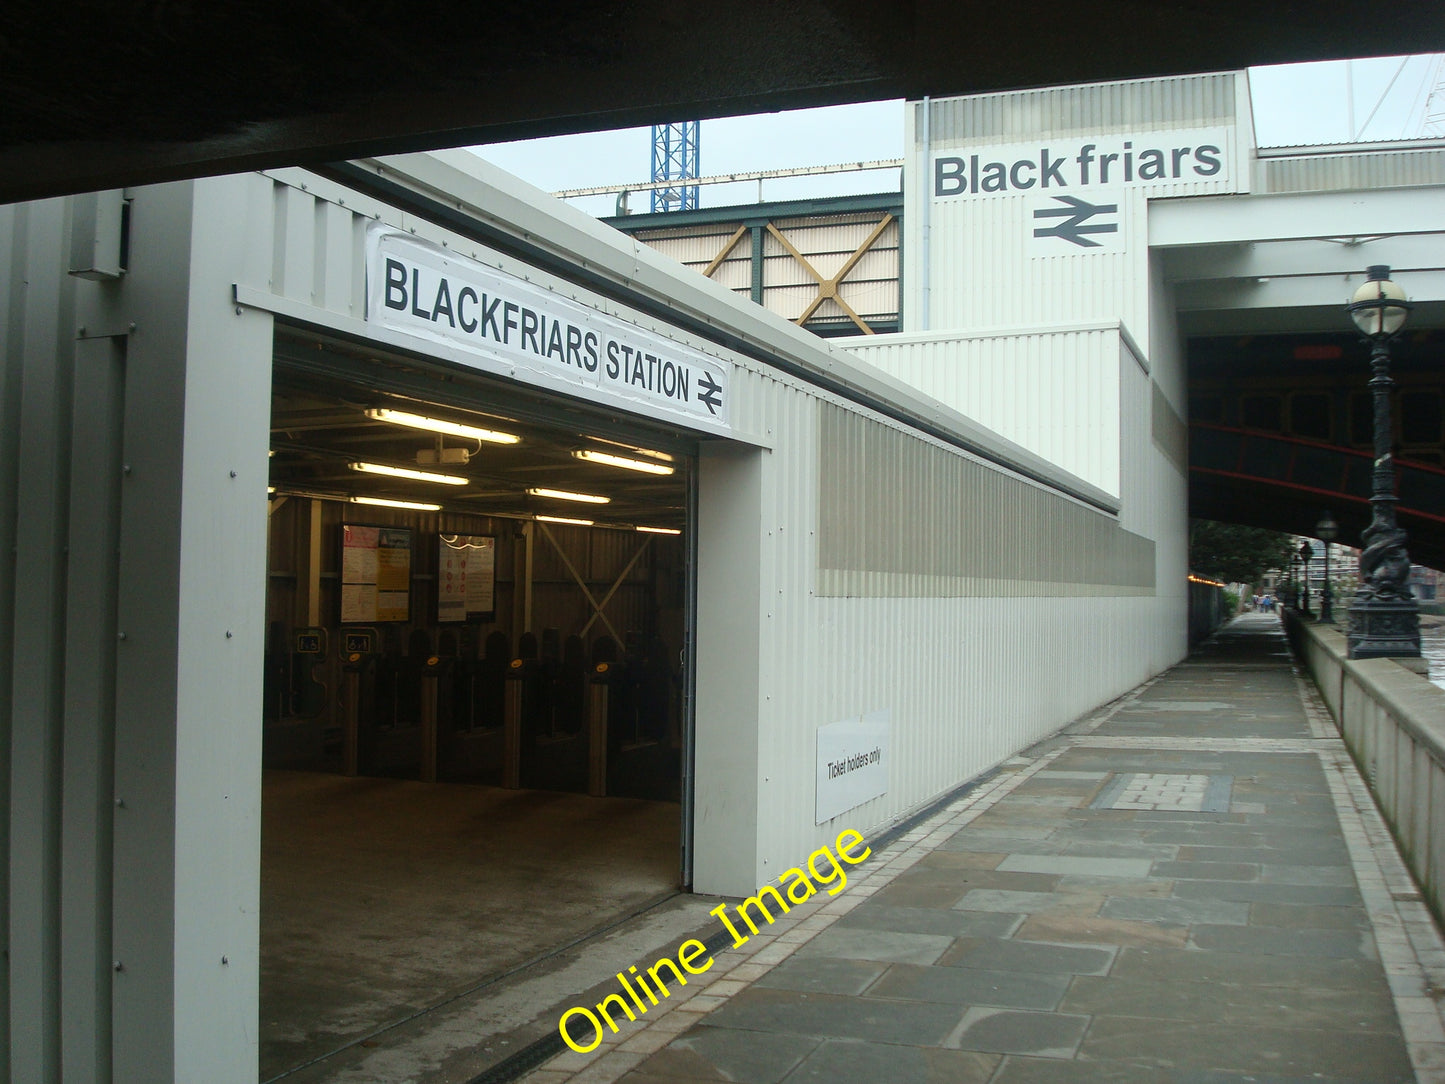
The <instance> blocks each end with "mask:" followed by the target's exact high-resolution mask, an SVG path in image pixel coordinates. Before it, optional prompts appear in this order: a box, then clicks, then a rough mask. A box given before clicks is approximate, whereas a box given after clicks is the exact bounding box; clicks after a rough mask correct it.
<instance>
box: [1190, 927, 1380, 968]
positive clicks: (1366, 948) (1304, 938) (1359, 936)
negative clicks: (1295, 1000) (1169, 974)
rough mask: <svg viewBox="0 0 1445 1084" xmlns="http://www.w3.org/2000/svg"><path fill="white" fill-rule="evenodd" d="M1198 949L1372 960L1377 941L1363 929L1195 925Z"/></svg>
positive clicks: (1194, 940)
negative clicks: (1295, 928) (1285, 928)
mask: <svg viewBox="0 0 1445 1084" xmlns="http://www.w3.org/2000/svg"><path fill="white" fill-rule="evenodd" d="M1191 939H1192V940H1193V942H1194V944H1195V945H1197V946H1198V947H1199V948H1202V949H1206V950H1209V951H1216V952H1240V953H1250V954H1256V955H1260V956H1309V957H1314V958H1319V957H1327V958H1330V959H1357V960H1373V959H1376V958H1377V955H1376V952H1375V939H1374V937H1373V936H1371V935H1370V934H1368V933H1365V932H1363V931H1360V930H1283V929H1275V928H1273V927H1269V926H1195V927H1194V929H1193V931H1192V933H1191Z"/></svg>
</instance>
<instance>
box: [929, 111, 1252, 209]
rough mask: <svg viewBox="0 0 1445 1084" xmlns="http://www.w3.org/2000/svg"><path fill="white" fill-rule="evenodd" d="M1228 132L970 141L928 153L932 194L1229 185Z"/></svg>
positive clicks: (1223, 188) (1086, 195)
mask: <svg viewBox="0 0 1445 1084" xmlns="http://www.w3.org/2000/svg"><path fill="white" fill-rule="evenodd" d="M1231 136H1232V133H1231V131H1230V130H1229V129H1228V128H1196V129H1180V130H1178V131H1165V132H1147V133H1143V134H1140V135H1133V136H1123V135H1113V136H1100V137H1097V138H1092V139H1080V138H1078V137H1075V138H1073V139H1069V140H1067V141H1063V140H1049V139H1047V138H1043V139H1039V140H1036V141H1034V142H1032V143H1013V144H1007V145H1002V146H994V147H967V148H963V149H960V150H958V151H956V152H953V153H948V154H935V155H933V162H932V174H931V176H932V187H933V197H934V198H935V199H940V200H943V199H978V198H984V197H989V196H1019V195H1029V196H1035V195H1038V196H1074V197H1077V198H1079V199H1081V200H1086V201H1089V202H1091V203H1098V202H1099V200H1097V199H1095V197H1094V195H1093V194H1092V193H1094V192H1095V191H1096V190H1100V189H1110V188H1114V189H1118V188H1161V187H1165V186H1168V185H1187V186H1192V188H1191V191H1193V192H1197V191H1198V189H1199V186H1200V185H1201V184H1203V185H1205V186H1207V188H1208V190H1209V191H1212V192H1233V191H1235V183H1234V171H1235V163H1234V162H1232V161H1231V160H1230V147H1231V146H1232V145H1233V141H1232V138H1231ZM1105 202H1107V201H1105Z"/></svg>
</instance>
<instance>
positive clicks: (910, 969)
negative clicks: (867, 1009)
mask: <svg viewBox="0 0 1445 1084" xmlns="http://www.w3.org/2000/svg"><path fill="white" fill-rule="evenodd" d="M1069 979H1070V976H1068V975H1043V974H1030V973H1027V972H1017V971H985V970H983V969H982V968H974V967H917V966H913V965H910V964H895V965H893V966H892V967H890V968H889V969H888V972H887V973H886V974H885V975H884V976H883V977H882V978H881V979H879V980H878V982H877V983H875V984H874V985H873V987H872V989H870V990H869V991H868V996H869V997H895V998H902V999H905V1000H909V1001H937V1002H941V1003H942V1004H945V1005H991V1006H995V1007H999V1008H1009V1009H1053V1008H1056V1007H1057V1006H1058V1004H1059V999H1060V998H1062V997H1063V996H1064V991H1065V990H1067V989H1068V988H1069Z"/></svg>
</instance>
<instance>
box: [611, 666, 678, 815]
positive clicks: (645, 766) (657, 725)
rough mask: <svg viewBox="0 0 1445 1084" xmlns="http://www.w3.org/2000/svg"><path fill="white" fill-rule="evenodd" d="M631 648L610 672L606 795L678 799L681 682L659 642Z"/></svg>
mask: <svg viewBox="0 0 1445 1084" xmlns="http://www.w3.org/2000/svg"><path fill="white" fill-rule="evenodd" d="M631 647H632V650H631V651H629V652H628V653H627V654H626V655H625V656H624V657H623V658H622V659H621V660H619V661H618V662H617V663H615V664H613V666H612V667H611V668H610V670H609V680H608V682H607V698H608V704H607V714H606V718H607V752H606V767H605V778H606V788H607V789H606V793H607V794H611V795H616V796H619V797H629V798H651V799H662V800H676V798H677V797H678V795H679V794H680V792H681V783H680V772H681V750H680V747H679V744H678V743H677V742H675V741H674V740H673V739H672V728H671V726H670V721H671V717H672V695H673V689H674V688H675V686H676V682H675V680H674V677H673V673H672V669H671V667H670V666H669V665H668V661H667V657H666V649H665V648H664V647H663V645H662V643H661V642H660V641H658V640H656V639H654V640H653V641H652V642H651V643H649V644H648V645H647V646H646V648H645V649H643V648H642V647H641V645H640V643H639V642H637V641H634V642H633V643H632V645H631Z"/></svg>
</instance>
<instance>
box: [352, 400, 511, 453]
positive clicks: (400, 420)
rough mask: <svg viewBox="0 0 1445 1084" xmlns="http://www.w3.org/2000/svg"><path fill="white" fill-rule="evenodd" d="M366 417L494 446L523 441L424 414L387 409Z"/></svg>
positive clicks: (373, 411) (509, 435) (379, 408)
mask: <svg viewBox="0 0 1445 1084" xmlns="http://www.w3.org/2000/svg"><path fill="white" fill-rule="evenodd" d="M366 416H367V417H368V418H370V419H371V420H372V421H376V422H390V423H391V424H393V425H404V426H406V427H408V428H409V429H425V430H426V431H427V432H429V433H445V434H447V435H448V436H453V437H470V438H471V439H472V440H487V441H491V442H492V443H493V444H516V443H517V442H518V440H520V439H521V438H519V437H517V436H514V435H513V434H511V433H502V432H498V431H497V430H495V429H482V428H479V427H478V426H475V425H463V424H462V423H461V422H449V421H444V420H443V419H441V418H428V417H426V416H425V415H422V414H409V413H407V412H406V411H405V410H391V409H390V408H386V407H376V408H373V409H371V410H368V411H367V412H366Z"/></svg>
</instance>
